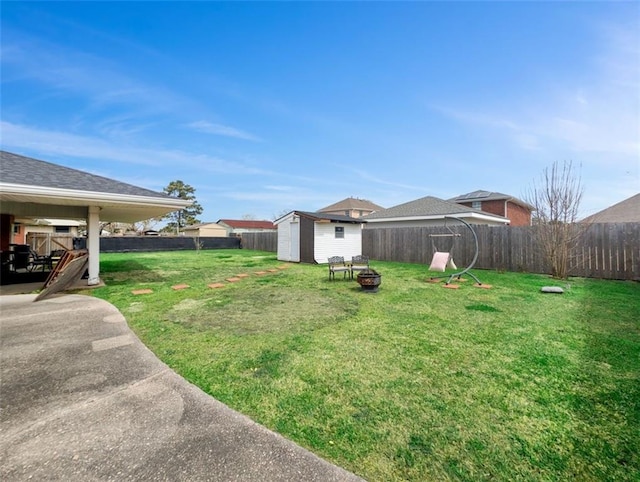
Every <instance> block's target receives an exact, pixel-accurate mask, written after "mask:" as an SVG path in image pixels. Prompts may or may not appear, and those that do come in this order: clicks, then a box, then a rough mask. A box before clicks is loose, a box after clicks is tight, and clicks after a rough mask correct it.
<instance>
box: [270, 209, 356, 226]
mask: <svg viewBox="0 0 640 482" xmlns="http://www.w3.org/2000/svg"><path fill="white" fill-rule="evenodd" d="M291 213H294V214H297V215H298V216H300V217H304V218H307V219H311V220H313V221H329V222H333V223H351V224H362V223H364V222H366V221H364V220H363V219H362V218H352V217H351V216H343V215H340V214H329V213H318V212H311V211H291V212H289V213H287V214H285V215H284V216H282V217H280V218H278V219H276V220H275V224H278V223H279V222H280V221H282V220H283V219H284V218H286V217H287V216H289V215H290V214H291Z"/></svg>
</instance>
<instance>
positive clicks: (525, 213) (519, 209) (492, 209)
mask: <svg viewBox="0 0 640 482" xmlns="http://www.w3.org/2000/svg"><path fill="white" fill-rule="evenodd" d="M458 204H462V205H463V206H467V207H472V205H471V203H470V202H464V203H458ZM480 209H482V210H483V211H484V212H487V213H491V214H495V215H497V216H504V217H505V218H507V219H509V220H510V221H511V223H510V224H509V226H530V225H531V212H530V211H529V210H528V209H527V208H525V207H523V206H520V205H518V204H514V203H512V202H509V201H507V203H506V212H505V202H504V200H493V201H482V204H481V207H480Z"/></svg>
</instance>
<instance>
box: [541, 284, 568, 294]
mask: <svg viewBox="0 0 640 482" xmlns="http://www.w3.org/2000/svg"><path fill="white" fill-rule="evenodd" d="M540 291H542V292H543V293H559V294H562V293H564V290H563V289H562V288H560V287H559V286H543V287H542V288H540Z"/></svg>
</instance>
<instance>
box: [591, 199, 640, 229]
mask: <svg viewBox="0 0 640 482" xmlns="http://www.w3.org/2000/svg"><path fill="white" fill-rule="evenodd" d="M580 222H581V223H640V193H638V194H636V195H635V196H631V197H630V198H628V199H625V200H624V201H620V202H619V203H617V204H614V205H613V206H609V207H608V208H606V209H603V210H602V211H599V212H597V213H595V214H592V215H591V216H588V217H586V218H584V219H583V220H582V221H580Z"/></svg>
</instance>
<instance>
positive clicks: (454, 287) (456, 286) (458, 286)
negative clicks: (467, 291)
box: [444, 284, 460, 290]
mask: <svg viewBox="0 0 640 482" xmlns="http://www.w3.org/2000/svg"><path fill="white" fill-rule="evenodd" d="M444 287H445V288H449V289H450V290H457V289H458V288H460V285H451V284H449V285H444Z"/></svg>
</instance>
